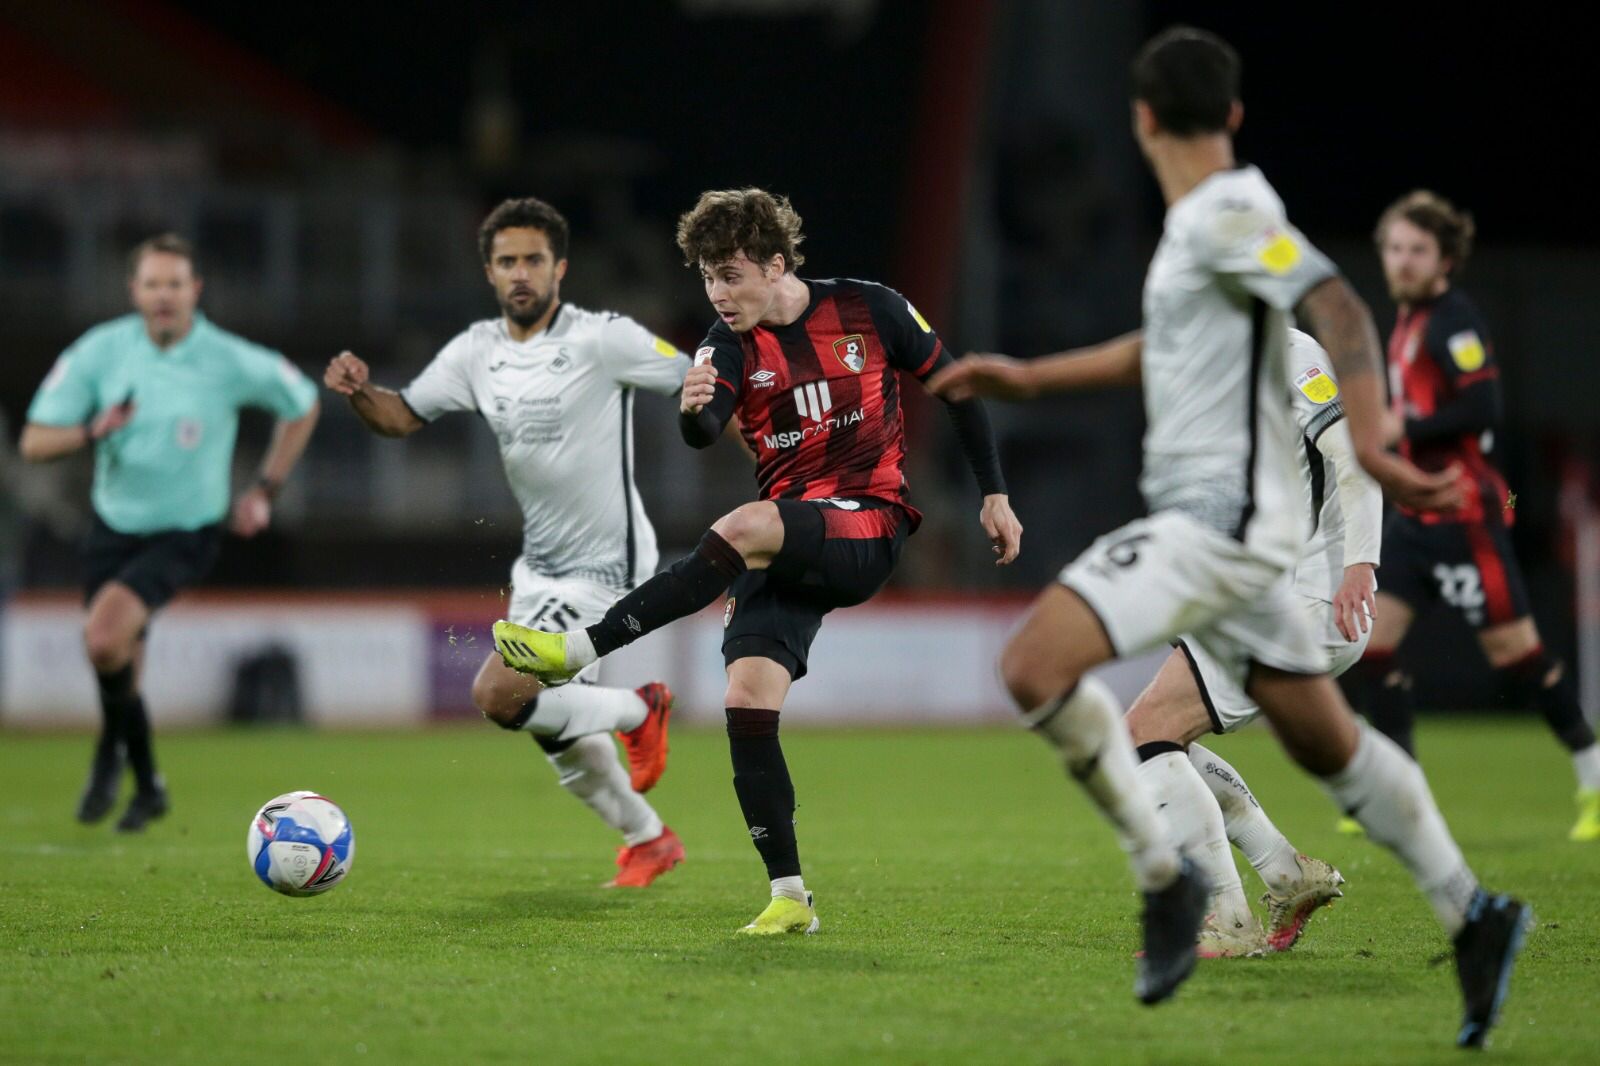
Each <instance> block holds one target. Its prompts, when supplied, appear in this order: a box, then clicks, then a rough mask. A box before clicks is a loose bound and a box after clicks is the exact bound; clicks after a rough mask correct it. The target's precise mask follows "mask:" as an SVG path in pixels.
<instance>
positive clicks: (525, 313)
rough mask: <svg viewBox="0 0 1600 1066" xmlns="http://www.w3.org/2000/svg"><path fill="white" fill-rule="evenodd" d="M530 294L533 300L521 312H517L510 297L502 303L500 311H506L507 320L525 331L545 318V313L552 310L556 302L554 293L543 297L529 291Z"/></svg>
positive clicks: (548, 293)
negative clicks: (551, 307) (551, 306)
mask: <svg viewBox="0 0 1600 1066" xmlns="http://www.w3.org/2000/svg"><path fill="white" fill-rule="evenodd" d="M529 292H530V295H531V296H532V297H533V298H532V300H530V301H529V303H528V305H527V306H526V307H525V308H523V309H522V310H520V311H519V310H517V306H516V304H514V303H512V302H511V299H510V298H509V297H507V298H504V299H502V300H501V301H500V310H502V311H504V312H505V316H506V317H507V318H509V319H510V320H511V321H513V322H515V323H516V324H517V325H518V326H520V327H521V328H523V329H527V328H528V327H529V326H531V325H533V324H534V323H535V322H537V321H539V319H541V318H543V317H544V314H545V312H546V311H548V310H550V305H551V304H552V303H553V302H554V301H555V293H554V292H547V293H545V294H544V295H542V296H541V295H540V294H539V293H537V292H533V291H532V290H529Z"/></svg>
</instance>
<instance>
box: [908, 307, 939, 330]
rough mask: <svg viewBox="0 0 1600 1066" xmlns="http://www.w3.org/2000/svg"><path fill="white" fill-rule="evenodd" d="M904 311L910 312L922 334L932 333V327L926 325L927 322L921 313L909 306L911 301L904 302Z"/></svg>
mask: <svg viewBox="0 0 1600 1066" xmlns="http://www.w3.org/2000/svg"><path fill="white" fill-rule="evenodd" d="M906 310H907V311H910V312H911V317H912V318H914V319H916V320H917V325H918V326H919V327H921V329H922V332H924V333H932V332H933V327H932V326H930V325H928V320H927V319H925V318H923V317H922V312H921V311H918V310H917V309H916V308H915V307H912V306H911V301H910V300H907V301H906Z"/></svg>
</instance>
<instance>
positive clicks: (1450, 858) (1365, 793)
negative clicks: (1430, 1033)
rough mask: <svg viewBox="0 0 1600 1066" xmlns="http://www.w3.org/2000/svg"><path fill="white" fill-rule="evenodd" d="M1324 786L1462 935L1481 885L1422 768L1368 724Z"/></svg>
mask: <svg viewBox="0 0 1600 1066" xmlns="http://www.w3.org/2000/svg"><path fill="white" fill-rule="evenodd" d="M1322 786H1323V787H1324V788H1325V789H1327V790H1328V793H1329V794H1330V795H1332V796H1333V798H1334V802H1336V803H1338V804H1339V806H1340V807H1341V808H1342V809H1343V810H1345V811H1347V812H1348V813H1349V814H1350V816H1351V817H1352V818H1354V819H1355V820H1356V821H1358V822H1360V823H1361V825H1362V827H1363V828H1365V829H1366V831H1367V835H1368V836H1370V837H1371V838H1372V839H1373V840H1375V841H1377V842H1378V843H1380V844H1382V845H1384V846H1385V847H1387V848H1388V849H1389V850H1390V851H1393V852H1394V853H1395V855H1396V856H1397V857H1398V858H1399V859H1400V861H1401V862H1402V863H1404V864H1405V867H1406V869H1408V870H1410V871H1411V876H1412V878H1414V879H1415V880H1416V882H1417V887H1418V888H1420V889H1421V890H1422V892H1423V894H1424V895H1426V896H1427V897H1428V902H1429V903H1431V904H1432V905H1433V912H1434V914H1436V915H1438V918H1439V923H1440V924H1441V925H1443V926H1444V930H1445V932H1446V933H1448V934H1449V935H1450V936H1451V937H1452V938H1453V937H1454V936H1455V935H1456V934H1457V933H1458V932H1460V931H1461V927H1462V925H1463V924H1465V922H1466V912H1467V906H1468V904H1470V903H1471V902H1472V895H1473V893H1474V892H1475V891H1477V888H1478V879H1477V877H1475V876H1474V875H1473V873H1472V871H1471V870H1470V869H1469V868H1468V867H1467V861H1466V860H1465V859H1464V858H1462V857H1461V849H1460V848H1458V847H1457V846H1456V842H1455V841H1454V840H1453V839H1451V836H1450V830H1449V829H1448V828H1447V827H1446V826H1445V824H1444V816H1443V815H1441V814H1440V813H1439V808H1438V806H1437V805H1436V804H1435V803H1434V801H1433V794H1432V793H1431V792H1429V791H1428V782H1427V779H1426V778H1424V777H1423V776H1422V768H1421V767H1419V766H1418V765H1417V764H1416V763H1414V762H1412V761H1411V759H1410V758H1409V757H1407V755H1406V753H1405V752H1403V751H1401V750H1400V748H1399V747H1398V746H1396V744H1395V743H1394V741H1392V740H1390V739H1389V738H1388V737H1386V736H1384V735H1383V734H1382V733H1379V732H1378V731H1377V730H1375V729H1373V728H1372V727H1371V726H1369V725H1367V724H1366V723H1365V722H1362V723H1361V738H1360V740H1359V741H1358V742H1357V747H1356V753H1355V756H1354V757H1353V758H1351V760H1350V764H1349V765H1348V766H1346V767H1345V768H1344V769H1343V770H1340V771H1339V772H1338V773H1336V774H1334V775H1333V776H1331V777H1325V778H1323V779H1322Z"/></svg>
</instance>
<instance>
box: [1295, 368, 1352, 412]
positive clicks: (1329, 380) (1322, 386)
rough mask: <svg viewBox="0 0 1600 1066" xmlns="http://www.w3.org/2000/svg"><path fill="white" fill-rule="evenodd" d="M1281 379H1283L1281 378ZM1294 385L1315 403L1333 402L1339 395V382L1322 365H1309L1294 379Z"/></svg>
mask: <svg viewBox="0 0 1600 1066" xmlns="http://www.w3.org/2000/svg"><path fill="white" fill-rule="evenodd" d="M1280 380H1281V379H1280ZM1294 387H1295V388H1297V389H1299V390H1300V392H1301V393H1302V394H1303V395H1304V396H1305V398H1306V399H1308V400H1310V401H1311V402H1312V403H1314V404H1319V405H1320V404H1325V403H1330V402H1332V401H1333V400H1334V399H1335V398H1336V397H1337V396H1338V395H1339V384H1338V382H1336V381H1334V380H1333V377H1332V376H1331V375H1330V374H1329V373H1328V372H1327V371H1325V370H1323V369H1322V368H1321V367H1320V366H1312V367H1307V368H1306V369H1305V371H1304V372H1302V373H1301V374H1300V375H1299V376H1298V377H1296V378H1295V379H1294Z"/></svg>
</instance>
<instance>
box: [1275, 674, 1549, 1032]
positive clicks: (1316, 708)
mask: <svg viewBox="0 0 1600 1066" xmlns="http://www.w3.org/2000/svg"><path fill="white" fill-rule="evenodd" d="M1249 693H1250V695H1251V696H1252V697H1254V698H1255V700H1256V701H1257V703H1259V704H1260V706H1261V709H1262V712H1263V713H1264V714H1265V715H1266V716H1267V719H1268V721H1270V722H1271V723H1272V727H1273V730H1274V732H1276V733H1277V735H1278V738H1279V740H1281V741H1282V743H1283V747H1284V750H1285V751H1287V752H1288V753H1289V755H1290V756H1291V757H1292V758H1293V759H1294V760H1295V761H1296V762H1298V763H1299V764H1300V765H1301V766H1302V767H1304V768H1305V769H1307V770H1309V771H1310V772H1311V773H1313V774H1315V775H1316V776H1317V777H1318V778H1320V779H1321V781H1322V785H1323V787H1324V788H1325V789H1327V791H1328V793H1329V794H1330V795H1331V796H1332V797H1333V799H1334V801H1335V802H1336V803H1338V804H1339V806H1340V807H1341V808H1342V809H1343V810H1344V811H1345V813H1347V814H1348V815H1350V816H1351V817H1353V818H1355V819H1356V820H1358V821H1359V822H1360V823H1361V825H1362V827H1363V828H1365V829H1366V831H1367V834H1368V835H1369V836H1370V837H1371V838H1372V839H1373V840H1374V841H1376V842H1378V843H1379V844H1382V845H1383V846H1385V847H1386V848H1388V849H1389V850H1390V851H1392V852H1394V854H1395V856H1396V857H1397V858H1399V859H1400V861H1401V863H1403V864H1404V865H1405V867H1406V869H1408V870H1409V871H1411V876H1412V879H1413V880H1415V881H1416V883H1417V887H1418V888H1419V889H1421V891H1422V893H1423V895H1424V896H1426V897H1427V899H1428V902H1429V904H1431V905H1432V907H1433V911H1434V914H1435V915H1436V916H1437V917H1438V919H1439V924H1440V925H1442V926H1443V927H1444V930H1445V932H1446V933H1447V934H1448V935H1449V936H1450V938H1451V940H1452V942H1453V943H1454V945H1455V954H1456V976H1457V978H1458V979H1459V981H1460V983H1461V993H1462V999H1463V1004H1464V1006H1463V1014H1462V1023H1461V1030H1460V1033H1459V1034H1458V1037H1457V1040H1458V1042H1459V1043H1460V1044H1462V1045H1463V1046H1474V1047H1475V1046H1478V1045H1481V1044H1482V1043H1483V1041H1484V1039H1485V1037H1486V1036H1487V1033H1488V1030H1489V1028H1490V1027H1491V1026H1492V1025H1493V1024H1494V1021H1495V1017H1496V1016H1497V1014H1498V1013H1499V1010H1500V1005H1501V1003H1502V1002H1503V1001H1504V999H1505V995H1506V991H1507V988H1508V986H1509V982H1510V977H1511V970H1512V967H1513V965H1514V963H1515V961H1516V956H1517V953H1518V952H1519V951H1520V950H1521V948H1522V942H1523V938H1524V937H1525V936H1526V934H1527V930H1528V928H1529V927H1530V926H1531V924H1532V913H1531V911H1529V909H1528V908H1527V906H1526V905H1525V904H1523V903H1520V902H1518V901H1517V900H1514V899H1512V898H1511V897H1509V896H1504V895H1492V894H1490V893H1488V892H1485V891H1484V889H1483V888H1482V887H1481V886H1480V885H1479V884H1478V879H1477V876H1476V875H1474V874H1473V872H1472V870H1471V868H1470V867H1468V866H1467V862H1466V860H1465V859H1464V858H1463V857H1462V855H1461V849H1460V848H1459V847H1457V846H1456V842H1455V840H1454V839H1453V838H1452V837H1451V835H1450V830H1449V829H1448V828H1447V827H1446V825H1445V822H1444V817H1443V815H1441V814H1440V813H1439V808H1438V806H1437V805H1436V804H1435V803H1434V800H1433V795H1432V793H1431V792H1430V791H1429V789H1428V783H1427V780H1426V779H1425V778H1424V777H1423V775H1422V769H1421V767H1419V766H1418V765H1417V764H1416V762H1414V761H1413V760H1412V759H1410V758H1408V757H1407V756H1406V754H1405V752H1403V751H1401V750H1400V748H1399V747H1398V746H1397V745H1396V744H1395V743H1394V742H1393V741H1391V740H1389V739H1388V738H1387V737H1385V736H1383V735H1382V734H1381V733H1379V732H1377V731H1376V730H1374V729H1372V728H1371V727H1369V726H1367V725H1366V724H1364V723H1362V722H1360V721H1359V720H1358V719H1357V718H1356V717H1355V716H1354V715H1353V714H1351V713H1350V711H1349V709H1348V708H1347V707H1346V706H1345V703H1344V700H1343V698H1342V697H1341V696H1340V695H1339V690H1338V689H1337V688H1336V687H1335V686H1334V684H1333V682H1332V681H1330V680H1328V679H1327V678H1326V677H1321V676H1317V677H1307V676H1303V675H1297V674H1288V673H1284V672H1282V671H1278V670H1272V669H1269V668H1266V667H1260V666H1258V667H1257V668H1256V669H1255V671H1254V672H1253V674H1252V676H1251V680H1250V685H1249Z"/></svg>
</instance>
